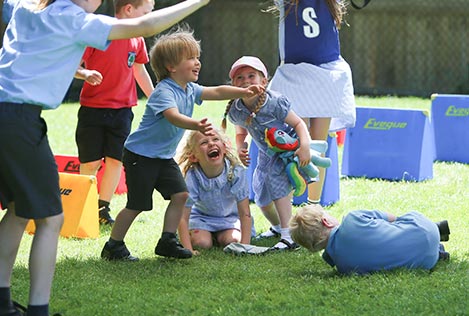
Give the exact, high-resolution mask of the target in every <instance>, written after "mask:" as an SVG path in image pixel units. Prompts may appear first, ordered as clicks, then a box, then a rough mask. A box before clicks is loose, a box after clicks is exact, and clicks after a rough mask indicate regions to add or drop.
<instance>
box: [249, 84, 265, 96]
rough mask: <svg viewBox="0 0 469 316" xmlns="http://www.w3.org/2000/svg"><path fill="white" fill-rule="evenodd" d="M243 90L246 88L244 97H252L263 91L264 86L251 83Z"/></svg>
mask: <svg viewBox="0 0 469 316" xmlns="http://www.w3.org/2000/svg"><path fill="white" fill-rule="evenodd" d="M245 90H246V95H245V97H252V96H254V95H257V94H261V93H264V91H265V86H263V85H261V84H253V85H250V86H249V87H247V88H246V89H245Z"/></svg>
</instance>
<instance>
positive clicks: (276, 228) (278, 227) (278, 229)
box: [272, 224, 281, 233]
mask: <svg viewBox="0 0 469 316" xmlns="http://www.w3.org/2000/svg"><path fill="white" fill-rule="evenodd" d="M272 229H273V230H275V231H276V232H277V233H280V230H281V228H280V224H279V225H274V226H272Z"/></svg>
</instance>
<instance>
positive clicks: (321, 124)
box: [308, 117, 331, 203]
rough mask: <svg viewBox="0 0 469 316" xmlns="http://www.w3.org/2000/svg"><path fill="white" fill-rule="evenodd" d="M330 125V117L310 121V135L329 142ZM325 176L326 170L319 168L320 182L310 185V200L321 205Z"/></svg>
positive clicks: (314, 138) (315, 138) (312, 137)
mask: <svg viewBox="0 0 469 316" xmlns="http://www.w3.org/2000/svg"><path fill="white" fill-rule="evenodd" d="M330 123H331V119H330V118H328V117H318V118H311V119H309V134H310V136H311V139H313V140H324V141H327V135H328V134H329V125H330ZM323 156H324V154H323ZM325 176H326V169H324V168H319V181H317V182H312V183H310V184H309V185H308V199H309V200H311V201H314V202H318V203H319V201H320V200H321V194H322V189H323V186H324V179H325Z"/></svg>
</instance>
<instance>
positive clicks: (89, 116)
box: [75, 106, 134, 163]
mask: <svg viewBox="0 0 469 316" xmlns="http://www.w3.org/2000/svg"><path fill="white" fill-rule="evenodd" d="M133 118H134V114H133V113H132V109H131V108H122V109H98V108H90V107H86V106H81V107H80V109H79V110H78V124H77V130H76V132H75V141H76V143H77V147H78V158H79V160H80V162H82V163H85V162H90V161H96V160H100V159H102V158H104V157H111V158H114V159H116V160H119V161H120V160H122V150H123V149H124V142H125V140H126V139H127V136H129V133H130V129H131V127H132V120H133Z"/></svg>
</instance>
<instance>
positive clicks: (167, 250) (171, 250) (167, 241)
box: [155, 237, 192, 259]
mask: <svg viewBox="0 0 469 316" xmlns="http://www.w3.org/2000/svg"><path fill="white" fill-rule="evenodd" d="M155 254H156V255H158V256H163V257H169V258H176V259H188V258H191V257H192V252H191V251H190V250H189V249H186V248H184V247H183V246H182V245H181V244H180V243H179V241H178V240H177V238H174V237H171V238H164V239H163V238H160V240H158V244H157V245H156V247H155Z"/></svg>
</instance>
